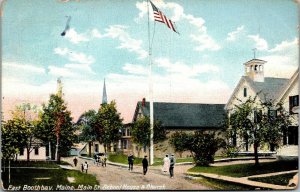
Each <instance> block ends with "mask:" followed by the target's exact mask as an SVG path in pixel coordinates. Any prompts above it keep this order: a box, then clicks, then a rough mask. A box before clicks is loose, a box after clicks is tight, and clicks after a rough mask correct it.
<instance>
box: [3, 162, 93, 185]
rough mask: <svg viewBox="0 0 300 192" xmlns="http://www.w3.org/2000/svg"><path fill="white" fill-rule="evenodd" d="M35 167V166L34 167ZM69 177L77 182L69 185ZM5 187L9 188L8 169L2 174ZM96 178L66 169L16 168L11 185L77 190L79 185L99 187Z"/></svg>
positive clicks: (12, 170) (12, 171)
mask: <svg viewBox="0 0 300 192" xmlns="http://www.w3.org/2000/svg"><path fill="white" fill-rule="evenodd" d="M32 167H35V166H32ZM67 177H74V178H75V182H74V183H69V182H68V180H67ZM2 179H3V184H4V187H5V188H7V187H8V169H6V172H2ZM97 184H98V181H97V180H96V177H95V176H93V175H90V174H85V173H82V172H80V171H76V170H65V169H61V168H59V169H48V170H47V169H34V168H26V169H23V168H14V169H11V185H14V186H21V189H22V187H23V186H24V185H30V186H32V185H40V186H41V185H44V186H46V185H47V186H53V188H54V189H56V186H57V185H68V186H74V187H76V188H77V186H78V185H92V186H94V185H97Z"/></svg>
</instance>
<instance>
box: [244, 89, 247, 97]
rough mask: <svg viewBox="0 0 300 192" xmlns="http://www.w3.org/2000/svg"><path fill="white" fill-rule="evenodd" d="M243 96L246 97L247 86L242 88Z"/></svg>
mask: <svg viewBox="0 0 300 192" xmlns="http://www.w3.org/2000/svg"><path fill="white" fill-rule="evenodd" d="M244 97H247V88H246V87H245V88H244Z"/></svg>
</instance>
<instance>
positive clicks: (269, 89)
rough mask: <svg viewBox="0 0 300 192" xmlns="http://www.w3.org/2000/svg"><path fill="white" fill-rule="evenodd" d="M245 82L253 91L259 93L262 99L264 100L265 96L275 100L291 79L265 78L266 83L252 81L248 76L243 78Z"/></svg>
mask: <svg viewBox="0 0 300 192" xmlns="http://www.w3.org/2000/svg"><path fill="white" fill-rule="evenodd" d="M243 78H245V80H246V81H247V82H248V83H249V85H250V86H251V87H252V89H253V90H254V91H255V92H256V93H259V92H261V94H262V95H260V98H261V99H264V98H263V97H264V95H265V96H266V98H268V99H271V100H274V99H276V98H277V96H278V95H279V93H280V91H281V90H282V88H283V87H284V86H285V85H286V84H287V83H288V81H289V79H285V78H274V77H265V79H264V82H255V81H253V80H251V79H250V78H249V77H248V76H243Z"/></svg>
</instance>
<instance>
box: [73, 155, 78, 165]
mask: <svg viewBox="0 0 300 192" xmlns="http://www.w3.org/2000/svg"><path fill="white" fill-rule="evenodd" d="M77 162H78V160H77V159H76V157H75V158H74V159H73V163H74V165H75V167H76V166H77Z"/></svg>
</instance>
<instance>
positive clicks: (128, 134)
mask: <svg viewBox="0 0 300 192" xmlns="http://www.w3.org/2000/svg"><path fill="white" fill-rule="evenodd" d="M127 136H130V129H129V128H128V129H127Z"/></svg>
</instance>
